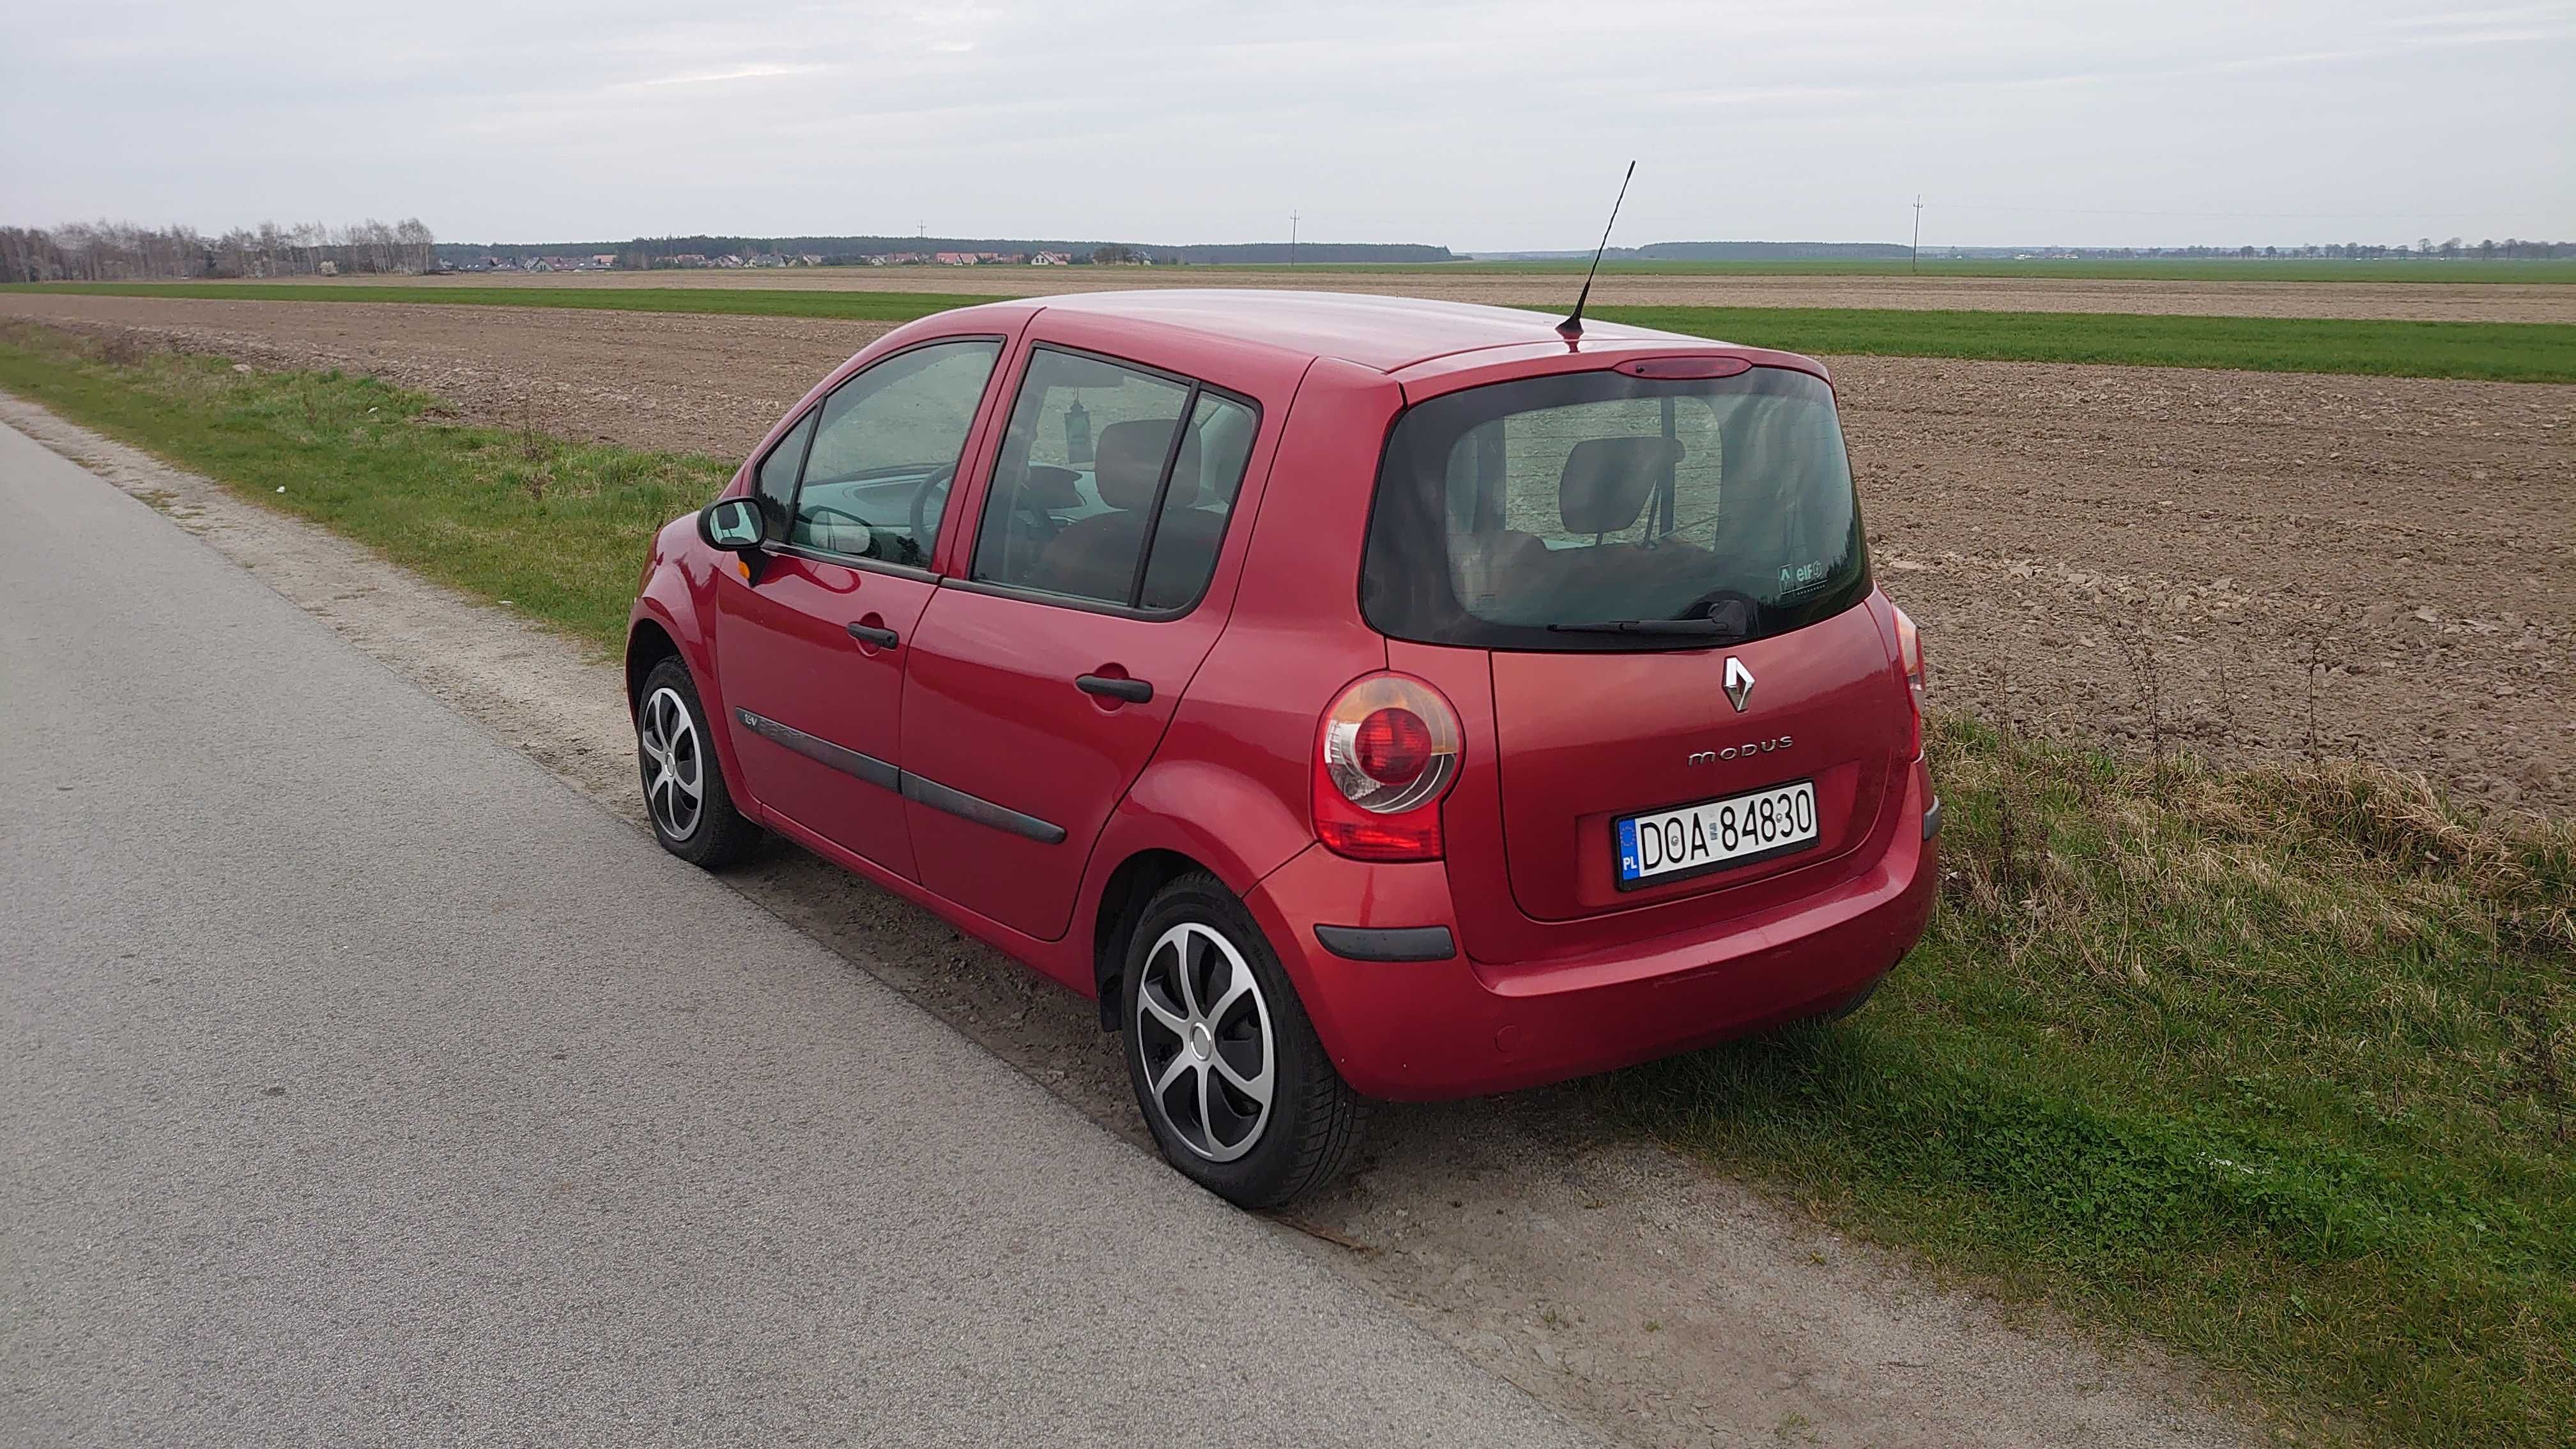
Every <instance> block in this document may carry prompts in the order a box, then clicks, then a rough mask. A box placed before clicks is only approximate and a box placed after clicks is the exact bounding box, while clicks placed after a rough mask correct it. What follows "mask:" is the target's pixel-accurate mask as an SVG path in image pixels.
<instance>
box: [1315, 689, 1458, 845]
mask: <svg viewBox="0 0 2576 1449" xmlns="http://www.w3.org/2000/svg"><path fill="white" fill-rule="evenodd" d="M1458 747H1459V730H1458V714H1457V711H1455V710H1453V709H1451V708H1450V707H1449V701H1447V700H1445V699H1443V698H1441V697H1440V692H1439V691H1438V690H1435V689H1433V688H1432V687H1431V686H1430V685H1427V684H1425V683H1423V682H1422V681H1421V680H1418V679H1413V678H1410V677H1408V676H1405V675H1401V674H1372V675H1370V676H1368V677H1367V678H1365V679H1362V680H1360V681H1358V682H1357V683H1355V684H1353V685H1351V686H1350V687H1349V688H1348V689H1345V690H1343V691H1342V693H1341V697H1340V698H1338V699H1336V700H1334V701H1333V704H1332V707H1331V708H1330V709H1327V710H1325V711H1324V718H1323V721H1322V724H1321V727H1320V728H1319V730H1318V731H1317V735H1316V741H1315V834H1316V837H1317V838H1318V839H1320V840H1322V841H1323V842H1324V844H1325V845H1326V846H1327V847H1328V848H1330V849H1331V850H1333V851H1334V852H1336V853H1338V854H1341V855H1347V856H1350V857H1352V858H1354V859H1357V860H1437V859H1439V858H1440V851H1441V841H1440V797H1441V796H1443V795H1445V794H1447V793H1448V792H1449V786H1450V784H1451V782H1453V781H1455V780H1456V779H1457V778H1458Z"/></svg>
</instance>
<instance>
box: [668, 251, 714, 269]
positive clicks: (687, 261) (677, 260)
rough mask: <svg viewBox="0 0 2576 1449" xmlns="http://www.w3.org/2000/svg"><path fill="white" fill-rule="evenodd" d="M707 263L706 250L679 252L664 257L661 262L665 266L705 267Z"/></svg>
mask: <svg viewBox="0 0 2576 1449" xmlns="http://www.w3.org/2000/svg"><path fill="white" fill-rule="evenodd" d="M706 264H707V254H706V253H704V252H679V253H675V254H673V255H671V256H667V257H664V258H662V260H661V262H660V263H659V265H661V266H665V267H703V266H705V265H706Z"/></svg>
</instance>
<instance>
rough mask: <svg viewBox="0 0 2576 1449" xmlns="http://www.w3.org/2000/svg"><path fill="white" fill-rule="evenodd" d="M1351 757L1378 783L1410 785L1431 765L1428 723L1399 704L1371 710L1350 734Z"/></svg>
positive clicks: (1362, 771) (1363, 771) (1361, 769)
mask: <svg viewBox="0 0 2576 1449" xmlns="http://www.w3.org/2000/svg"><path fill="white" fill-rule="evenodd" d="M1351 759H1352V762H1353V763H1354V764H1357V765H1358V766H1359V767H1360V772H1361V773H1362V774H1365V775H1367V776H1368V777H1369V778H1370V779H1372V780H1375V781H1377V782H1378V783H1379V784H1381V785H1410V784H1412V783H1413V782H1414V781H1415V780H1417V779H1419V778H1421V775H1422V772H1423V771H1424V770H1426V769H1429V768H1430V767H1431V726H1429V725H1427V724H1424V723H1423V722H1422V716H1420V715H1418V714H1415V713H1414V712H1413V711H1411V710H1409V709H1405V708H1402V707H1400V706H1392V705H1391V706H1389V707H1387V708H1385V709H1381V710H1375V711H1372V712H1371V713H1370V715H1369V717H1368V718H1367V719H1364V720H1361V721H1360V727H1359V729H1358V730H1357V731H1356V732H1355V733H1354V734H1353V735H1352V736H1351Z"/></svg>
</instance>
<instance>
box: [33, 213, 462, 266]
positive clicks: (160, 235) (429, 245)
mask: <svg viewBox="0 0 2576 1449" xmlns="http://www.w3.org/2000/svg"><path fill="white" fill-rule="evenodd" d="M437 265H438V238H437V237H435V236H432V235H431V234H430V230H429V228H428V227H427V226H425V225H423V224H422V223H421V220H420V218H418V217H409V218H406V219H404V220H402V221H398V222H395V223H392V224H391V225H387V224H386V223H384V222H381V221H374V220H368V221H362V222H359V223H357V224H356V225H354V226H325V225H323V224H322V223H320V222H299V223H296V224H295V225H292V226H280V225H278V224H277V223H275V222H262V223H260V224H259V225H258V226H256V227H236V228H234V229H233V230H231V231H228V232H225V233H223V234H222V235H221V236H209V235H206V234H205V233H203V232H200V231H198V230H197V229H196V228H194V227H187V226H172V227H160V228H154V227H146V226H137V225H135V224H134V223H132V222H114V221H98V222H75V223H73V224H71V225H69V226H58V227H53V228H50V229H48V228H41V227H15V226H12V227H0V282H133V281H162V280H171V279H177V278H185V277H310V276H318V275H322V274H324V273H327V272H425V271H428V270H430V269H431V268H433V267H435V266H437Z"/></svg>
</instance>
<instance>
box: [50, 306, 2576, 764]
mask: <svg viewBox="0 0 2576 1449" xmlns="http://www.w3.org/2000/svg"><path fill="white" fill-rule="evenodd" d="M963 270H966V271H971V269H963ZM678 275H686V274H678ZM2210 285H2218V284H2210ZM2386 285H2389V286H2391V287H2395V286H2396V285H2397V284H2386ZM2406 285H2407V286H2409V287H2413V286H2427V285H2433V284H2406ZM2478 290H2493V289H2491V288H2480V289H2478ZM2555 290H2560V291H2567V292H2576V288H2561V289H2555ZM13 314H14V315H23V316H31V317H36V318H39V319H41V320H45V321H50V322H54V323H57V324H61V325H70V326H74V327H77V328H81V329H85V330H90V331H96V332H116V333H127V334H133V335H137V336H140V337H142V338H144V339H146V340H147V341H150V342H154V343H157V344H162V345H169V346H174V347H179V348H182V349H186V350H191V351H201V352H215V353H221V354H224V355H227V356H232V357H236V358H241V359H244V360H247V361H249V362H251V363H253V364H256V365H260V366H274V367H311V366H327V367H341V368H347V369H350V370H353V371H363V372H371V373H375V374H377V375H379V376H383V377H386V378H388V379H390V380H392V381H395V382H398V383H401V384H403V385H405V386H409V387H415V388H419V389H421V390H423V391H427V392H430V393H433V394H436V395H438V396H440V397H443V398H446V399H448V400H449V401H451V402H452V403H453V404H454V405H455V406H456V407H457V408H458V409H459V410H460V411H461V412H462V413H463V414H464V415H465V416H467V417H470V418H474V419H477V420H480V421H485V422H490V423H494V424H498V425H502V426H513V427H515V426H520V425H523V424H527V423H533V424H534V425H535V426H536V427H539V428H542V429H545V430H547V431H550V432H555V433H558V434H561V435H564V436H568V437H576V438H592V439H598V440H604V441H614V442H620V443H624V444H628V445H630V446H642V447H654V448H668V449H678V450H687V451H696V452H704V453H710V454H713V455H715V456H718V457H738V456H741V455H742V454H743V453H744V452H746V451H748V450H749V448H750V447H751V445H752V444H753V443H754V442H756V441H757V440H758V438H759V436H760V434H761V433H762V432H763V431H765V430H766V429H767V428H768V426H769V424H770V423H771V422H773V421H774V420H775V419H776V418H777V417H778V416H779V415H780V414H781V413H782V412H784V411H785V410H786V409H787V408H788V407H789V406H790V405H791V404H793V403H794V401H795V400H796V399H797V398H798V397H800V396H802V395H803V393H804V392H805V390H806V388H807V387H808V386H810V385H811V384H812V382H813V380H814V379H815V378H817V377H820V376H822V375H823V374H824V373H825V372H826V371H827V370H828V369H830V368H831V367H832V366H834V365H835V364H837V363H839V362H841V361H842V360H843V359H845V358H847V357H848V356H849V355H850V354H851V353H853V352H855V351H857V350H858V349H859V348H860V347H862V346H864V345H865V344H866V343H867V342H868V341H869V340H870V339H872V338H874V337H876V336H879V335H881V334H882V333H883V332H884V331H885V330H886V329H885V327H884V326H883V325H881V324H870V323H843V322H831V321H822V320H815V319H778V318H750V317H713V316H691V315H680V314H642V313H617V312H577V311H564V310H546V309H528V310H518V309H511V308H487V307H470V308H469V307H437V306H406V305H386V304H367V305H359V304H346V305H334V306H315V305H310V304H298V303H284V302H218V301H199V300H183V299H159V298H127V297H73V296H61V295H56V296H35V295H30V294H24V293H20V294H10V295H6V296H0V315H13ZM1832 363H1833V366H1834V369H1835V374H1836V377H1837V381H1838V386H1839V390H1840V393H1841V398H1842V403H1843V407H1844V412H1845V427H1846V430H1847V432H1848V434H1849V436H1850V440H1851V445H1852V451H1853V456H1854V459H1855V462H1856V464H1857V466H1858V468H1859V470H1860V475H1861V489H1862V500H1863V508H1864V510H1865V512H1866V514H1867V517H1868V519H1869V524H1870V533H1871V536H1872V546H1873V551H1874V554H1875V557H1876V560H1877V564H1878V568H1879V573H1880V577H1881V581H1882V583H1884V585H1885V586H1886V588H1887V589H1888V591H1889V593H1890V594H1892V595H1893V596H1894V597H1896V598H1897V599H1898V600H1899V601H1900V602H1901V603H1903V604H1905V605H1906V606H1907V607H1908V608H1909V609H1911V610H1913V611H1915V613H1916V615H1917V616H1918V617H1919V618H1921V619H1922V620H1923V621H1924V623H1925V624H1926V625H1927V626H1928V628H1929V631H1930V635H1929V637H1930V647H1931V649H1932V651H1933V669H1934V676H1935V686H1934V687H1935V691H1936V696H1937V697H1938V698H1939V699H1940V701H1941V702H1942V703H1943V704H1944V705H1945V706H1946V707H1948V708H1952V709H1964V710H1968V711H1971V712H1975V713H1979V714H1983V715H1986V716H1988V717H1990V718H1997V719H2001V718H2005V717H2007V716H2009V717H2010V718H2012V719H2014V720H2016V721H2018V722H2019V723H2020V724H2021V725H2022V726H2023V727H2025V728H2029V729H2033V730H2037V731H2040V732H2043V733H2047V734H2050V735H2054V736H2057V737H2061V738H2072V739H2082V740H2090V741H2096V742H2106V743H2110V744H2113V745H2116V746H2118V747H2121V748H2128V749H2139V750H2144V749H2152V748H2155V747H2156V745H2157V743H2158V742H2159V741H2161V742H2162V743H2163V745H2164V746H2165V747H2167V748H2176V747H2188V748H2190V749H2193V750H2197V751H2200V752H2202V753H2204V754H2207V755H2209V756H2211V757H2213V758H2216V759H2219V760H2222V761H2234V760H2244V759H2252V758H2259V757H2263V756H2267V755H2279V754H2284V753H2290V754H2301V753H2309V752H2315V753H2323V754H2334V755H2354V756H2359V757H2362V758H2365V759H2369V760H2373V761H2376V762H2378V763H2382V764H2387V765H2392V766H2396V767H2398V768H2402V769H2411V770H2420V771H2423V772H2425V773H2426V774H2428V775H2430V776H2432V777H2433V778H2435V779H2436V780H2438V781H2440V782H2441V783H2442V784H2444V785H2445V786H2447V787H2448V788H2450V789H2452V790H2453V791H2455V792H2457V793H2459V794H2461V795H2462V796H2463V797H2464V798H2467V799H2470V800H2474V801H2478V802H2482V803H2484V804H2487V805H2490V806H2494V807H2497V808H2505V809H2520V810H2529V811H2536V812H2550V813H2564V812H2567V811H2570V810H2576V387H2568V386H2559V385H2543V384H2527V383H2480V382H2462V381H2452V380H2442V379H2427V378H2368V377H2314V376H2303V375H2298V374H2282V373H2238V372H2208V371H2194V370H2188V369H2179V368H2119V367H2084V366H2072V365H2064V364H2049V363H2003V362H1959V361H1946V360H1939V359H1916V358H1877V357H1854V358H1837V359H1832Z"/></svg>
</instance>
